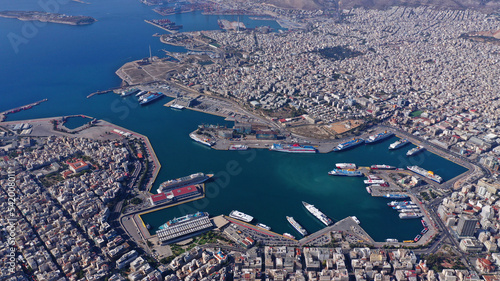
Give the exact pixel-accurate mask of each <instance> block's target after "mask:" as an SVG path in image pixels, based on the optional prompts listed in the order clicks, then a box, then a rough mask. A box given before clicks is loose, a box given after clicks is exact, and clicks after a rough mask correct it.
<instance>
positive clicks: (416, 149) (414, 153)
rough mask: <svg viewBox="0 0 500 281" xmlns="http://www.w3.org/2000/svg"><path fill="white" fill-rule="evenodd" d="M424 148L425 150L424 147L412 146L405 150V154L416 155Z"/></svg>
mask: <svg viewBox="0 0 500 281" xmlns="http://www.w3.org/2000/svg"><path fill="white" fill-rule="evenodd" d="M424 150H425V147H423V146H417V147H414V148H412V149H410V150H408V152H406V156H414V155H417V154H419V153H420V152H422V151H424Z"/></svg>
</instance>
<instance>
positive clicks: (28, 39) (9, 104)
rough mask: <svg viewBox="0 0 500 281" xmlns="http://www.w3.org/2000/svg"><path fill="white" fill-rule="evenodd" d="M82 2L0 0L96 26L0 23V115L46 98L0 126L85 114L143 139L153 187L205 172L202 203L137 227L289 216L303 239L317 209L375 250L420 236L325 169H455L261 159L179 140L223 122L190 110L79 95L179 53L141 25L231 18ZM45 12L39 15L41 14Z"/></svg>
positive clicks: (424, 162)
mask: <svg viewBox="0 0 500 281" xmlns="http://www.w3.org/2000/svg"><path fill="white" fill-rule="evenodd" d="M90 2H92V3H91V4H82V3H77V2H74V1H67V0H64V1H63V0H53V1H48V0H47V1H30V0H18V1H11V0H0V7H2V9H1V10H39V11H42V10H44V7H42V6H41V5H40V3H52V4H53V3H56V4H57V5H52V7H49V8H51V10H50V11H51V12H58V13H65V14H69V15H86V16H92V17H94V18H96V19H97V20H98V22H96V23H94V24H92V25H88V26H69V25H61V24H52V23H35V22H23V21H18V20H15V19H5V18H0V50H1V51H0V62H1V66H0V74H1V75H0V84H1V85H2V91H1V92H0V100H1V103H0V111H4V110H7V109H10V108H15V107H17V106H20V105H24V104H28V103H31V102H34V101H38V100H41V99H43V98H48V101H47V102H44V103H42V104H40V105H38V106H35V107H33V108H32V109H30V110H25V111H21V112H19V113H15V114H11V115H9V116H8V118H7V120H24V119H34V118H43V117H53V116H63V115H74V114H85V115H87V116H91V117H96V118H97V119H104V120H106V121H109V122H112V123H115V124H117V125H119V126H123V127H125V128H128V129H130V130H133V131H136V132H138V133H141V134H144V135H146V136H148V137H149V139H150V141H151V143H152V144H153V146H154V149H155V152H156V154H157V156H158V158H159V160H160V161H161V164H162V170H161V171H160V174H159V176H158V179H157V182H156V183H155V187H154V188H157V187H158V185H159V184H160V183H161V182H162V181H164V180H167V179H172V178H178V177H181V176H185V175H189V174H192V173H195V172H205V173H214V174H216V176H217V179H216V180H215V181H213V182H210V183H208V184H207V186H206V188H207V196H206V198H205V199H202V200H198V201H195V202H192V203H188V204H184V205H180V206H177V207H174V208H169V209H165V210H162V211H159V212H155V213H150V214H147V215H145V216H144V217H143V218H144V219H145V221H146V222H147V223H149V224H150V225H151V226H152V229H156V228H157V227H158V226H159V225H161V224H162V223H164V222H165V221H167V220H169V219H171V218H173V217H175V216H181V215H184V214H186V213H192V212H195V211H197V210H202V211H207V212H209V213H210V214H211V215H219V214H226V215H227V214H229V212H230V211H231V210H234V209H236V210H239V211H242V212H245V213H248V214H250V215H252V216H254V217H255V218H257V220H258V221H259V222H262V223H264V224H266V225H269V226H271V227H272V228H273V230H275V231H277V232H280V233H283V232H290V233H292V234H294V235H295V236H297V237H299V236H298V233H296V232H295V230H293V229H292V228H291V226H290V225H289V224H288V222H287V221H286V218H285V217H286V216H293V217H294V218H295V219H296V220H297V221H298V222H299V223H301V224H302V225H303V226H304V227H305V228H306V229H307V230H308V231H309V232H313V231H316V230H318V229H320V228H321V227H322V224H321V223H320V222H319V221H318V220H316V219H315V218H314V217H313V216H312V215H310V214H309V213H308V212H307V211H306V210H305V208H304V207H303V206H302V203H301V202H302V201H305V202H308V203H311V204H314V205H316V207H318V208H319V209H320V210H322V211H323V212H324V213H325V214H327V215H328V216H330V217H331V218H332V219H334V220H339V219H342V218H344V217H346V216H352V215H355V216H357V217H358V218H359V220H360V221H361V225H362V226H363V228H364V229H365V230H366V231H367V232H368V233H369V234H370V235H371V236H372V237H373V238H374V239H375V240H377V241H380V240H383V239H385V238H397V239H400V240H405V239H412V238H413V237H414V236H415V235H416V234H417V233H418V232H419V231H420V230H421V229H422V225H421V224H420V222H419V220H404V221H403V220H400V219H399V218H398V216H397V213H396V212H395V211H393V210H392V209H390V208H388V207H387V206H386V203H387V202H388V200H387V199H383V198H373V197H371V196H370V195H369V194H368V193H367V192H366V190H365V188H364V185H363V182H362V181H363V178H341V177H331V176H328V175H327V172H328V171H329V170H331V169H332V168H333V167H334V164H335V163H337V162H353V163H356V164H358V165H359V166H369V165H372V164H388V165H394V166H397V167H406V166H407V165H410V164H411V165H419V166H421V167H423V168H425V169H427V170H432V171H434V172H435V173H436V174H438V175H441V176H442V177H443V178H444V180H449V179H450V178H452V177H454V176H457V175H459V174H461V173H463V172H464V171H465V168H463V167H461V166H459V165H456V164H454V163H451V162H449V161H447V160H445V159H443V158H440V157H438V156H436V155H434V154H432V153H430V152H424V153H422V154H420V155H418V156H415V157H414V158H411V161H410V158H406V157H405V156H404V153H405V152H406V151H407V149H410V148H411V146H407V147H406V148H403V149H400V150H396V151H388V150H387V147H388V145H389V144H390V143H391V142H393V141H395V140H396V138H395V137H394V138H391V139H388V140H386V141H384V142H381V143H379V144H375V145H369V146H365V145H363V146H360V147H357V148H355V149H353V150H349V151H345V152H341V153H329V154H317V155H310V154H308V155H297V154H286V153H279V152H272V151H267V150H249V151H243V152H241V151H240V152H238V151H216V150H211V149H209V148H207V147H205V146H203V145H200V144H198V143H195V142H193V141H192V140H191V139H190V138H189V136H188V134H189V132H191V131H193V130H194V129H195V128H196V127H197V126H198V125H199V124H201V123H210V124H228V125H232V124H230V123H226V122H225V121H224V120H223V119H222V118H220V117H216V116H211V115H206V114H203V113H199V112H194V111H189V110H184V111H177V110H172V109H169V108H166V107H163V106H162V105H163V104H164V103H166V102H167V101H168V100H169V99H162V100H161V101H158V102H155V103H152V104H150V105H147V106H139V105H138V103H137V101H136V99H135V97H134V96H129V97H125V98H122V97H119V96H118V95H114V94H112V93H110V94H104V95H96V96H94V97H92V98H90V99H87V98H86V96H87V95H89V94H90V93H92V92H95V91H98V90H105V89H109V88H113V87H117V86H119V85H120V83H121V81H120V79H119V78H118V77H117V76H116V75H115V71H116V70H117V69H118V68H119V67H120V66H122V65H123V64H124V63H126V62H129V61H132V60H137V59H142V58H144V57H147V56H149V46H151V49H152V51H153V55H158V56H163V52H162V51H161V50H162V49H165V50H168V51H185V50H184V49H183V48H181V47H173V46H168V45H164V44H162V43H160V41H159V39H158V38H157V37H153V36H152V35H153V34H155V33H162V32H163V31H162V30H161V29H158V28H156V27H154V26H152V25H149V24H147V23H145V22H144V20H145V19H159V18H168V19H170V20H172V21H174V22H176V23H177V24H182V25H183V26H184V29H183V30H182V31H192V30H199V29H200V28H203V29H218V25H217V19H220V18H225V19H229V20H236V19H237V17H236V16H208V15H202V14H201V13H200V12H193V13H186V14H181V15H172V16H168V17H162V16H160V15H158V14H156V13H155V12H153V11H152V10H151V7H147V6H145V5H143V4H141V3H140V2H139V1H138V0H101V1H90ZM45 8H46V7H45ZM240 20H241V21H243V22H244V23H245V24H246V25H247V26H248V27H253V26H257V25H271V26H272V27H273V28H278V27H279V26H278V25H277V24H276V23H275V22H270V21H251V20H250V19H249V17H246V16H241V17H240Z"/></svg>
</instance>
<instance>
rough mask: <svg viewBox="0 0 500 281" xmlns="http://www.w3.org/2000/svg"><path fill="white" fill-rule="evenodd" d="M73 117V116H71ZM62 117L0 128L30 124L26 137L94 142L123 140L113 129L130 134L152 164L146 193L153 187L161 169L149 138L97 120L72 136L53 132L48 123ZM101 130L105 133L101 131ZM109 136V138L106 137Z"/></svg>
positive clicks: (31, 120) (0, 124)
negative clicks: (83, 139)
mask: <svg viewBox="0 0 500 281" xmlns="http://www.w3.org/2000/svg"><path fill="white" fill-rule="evenodd" d="M77 115H81V116H85V117H87V118H90V119H94V118H93V117H90V116H87V115H84V114H77ZM71 116H74V115H71ZM62 117H64V116H57V117H48V118H39V119H29V120H16V121H3V122H0V126H6V125H11V124H19V123H30V124H32V126H33V131H32V132H31V134H29V135H26V136H34V137H47V136H51V135H59V136H66V137H84V138H89V139H95V140H104V139H112V138H113V137H115V136H117V137H118V138H123V136H121V135H118V134H116V133H113V129H118V130H121V131H123V132H125V133H130V134H131V135H133V136H134V137H135V138H139V139H141V140H142V141H143V142H144V145H145V149H146V150H147V153H148V158H151V159H148V161H149V160H151V161H152V162H153V172H152V176H151V178H149V181H148V183H147V184H146V191H147V192H148V193H149V190H150V189H151V188H152V186H153V185H154V182H155V181H156V177H157V176H158V173H159V172H160V169H161V164H160V161H159V160H158V157H157V156H156V153H155V151H154V149H153V145H152V144H151V142H150V141H149V138H148V137H147V136H145V135H142V134H139V133H137V132H135V131H132V130H130V129H127V128H124V127H121V126H118V125H115V124H113V123H110V122H108V121H105V120H102V119H99V120H98V123H97V124H96V125H95V126H90V127H88V128H85V129H83V130H81V131H78V132H76V133H74V134H71V133H66V132H61V131H55V130H53V125H52V124H51V123H50V121H52V120H60V119H61V118H62ZM83 126H85V125H82V126H80V127H78V128H76V129H73V130H72V131H76V130H78V129H79V128H81V127H83ZM106 128H112V129H111V130H109V131H108V130H105V129H106ZM103 129H104V130H105V131H103ZM108 132H109V133H110V134H109V135H106V133H108ZM106 136H109V137H106Z"/></svg>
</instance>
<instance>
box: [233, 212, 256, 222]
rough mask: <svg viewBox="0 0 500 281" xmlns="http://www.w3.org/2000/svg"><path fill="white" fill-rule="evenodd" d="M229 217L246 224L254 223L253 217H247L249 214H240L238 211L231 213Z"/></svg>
mask: <svg viewBox="0 0 500 281" xmlns="http://www.w3.org/2000/svg"><path fill="white" fill-rule="evenodd" d="M229 216H230V217H232V218H233V219H237V220H241V221H244V222H251V221H253V217H252V216H250V215H247V214H245V213H242V212H239V211H236V210H233V211H231V213H230V214H229Z"/></svg>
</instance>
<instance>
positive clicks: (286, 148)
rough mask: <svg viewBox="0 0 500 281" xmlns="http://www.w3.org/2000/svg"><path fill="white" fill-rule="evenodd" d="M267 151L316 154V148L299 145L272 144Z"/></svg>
mask: <svg viewBox="0 0 500 281" xmlns="http://www.w3.org/2000/svg"><path fill="white" fill-rule="evenodd" d="M269 150H274V151H280V152H289V153H316V152H317V151H316V148H314V147H312V146H310V145H300V144H297V143H296V144H292V145H289V144H280V143H273V145H272V146H271V147H270V148H269Z"/></svg>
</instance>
